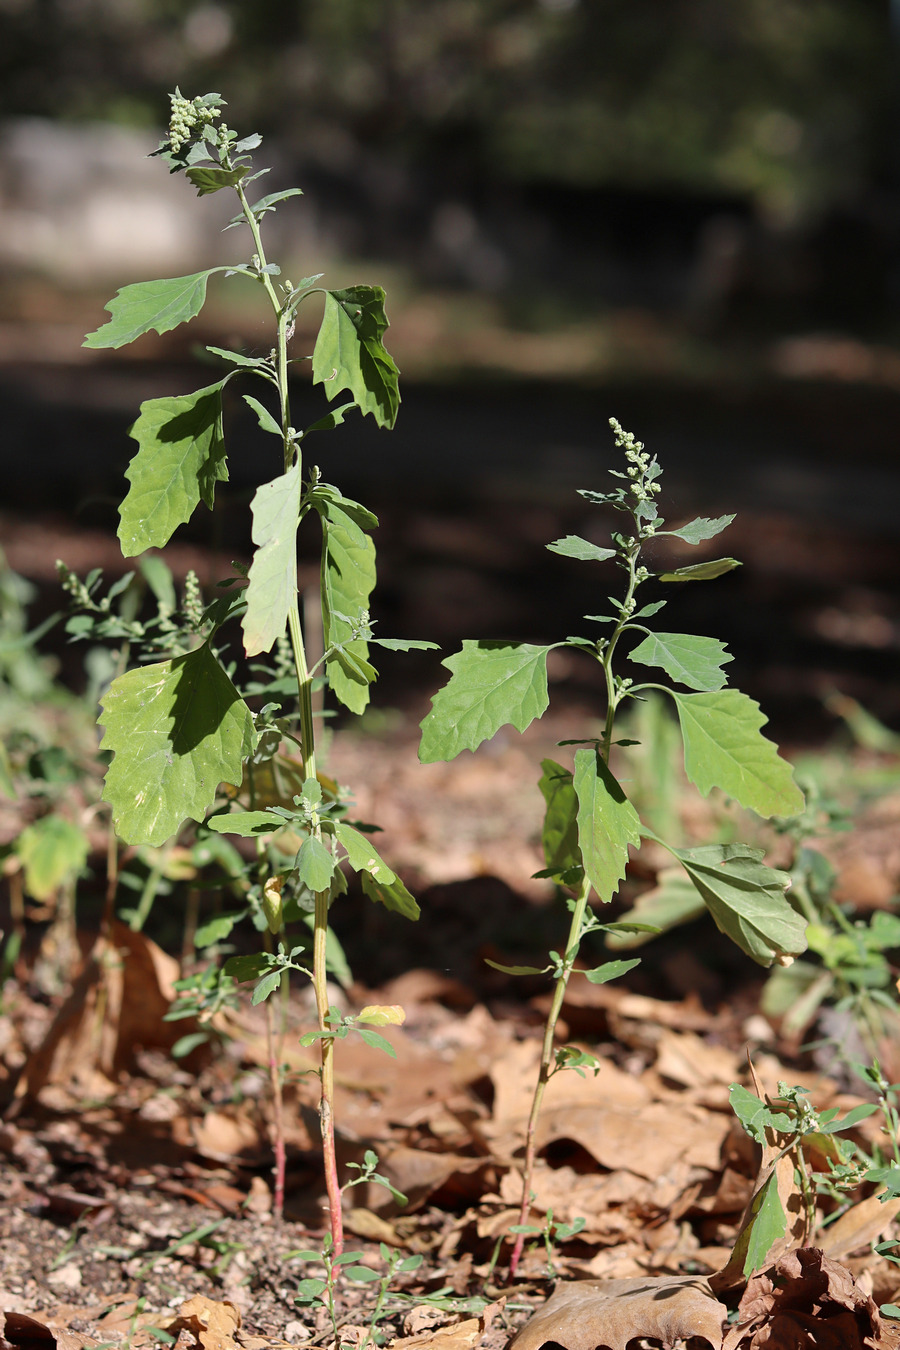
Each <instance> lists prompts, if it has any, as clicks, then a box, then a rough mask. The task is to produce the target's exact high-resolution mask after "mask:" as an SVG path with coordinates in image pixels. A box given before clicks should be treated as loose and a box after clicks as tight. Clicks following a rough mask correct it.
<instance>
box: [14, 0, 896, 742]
mask: <svg viewBox="0 0 900 1350" xmlns="http://www.w3.org/2000/svg"><path fill="white" fill-rule="evenodd" d="M0 37H2V40H0V118H2V135H0V425H2V441H0V453H2V463H3V478H4V482H5V491H4V495H3V501H2V505H0V544H2V546H3V548H4V550H5V553H6V557H7V561H8V563H9V564H10V565H11V566H12V567H13V568H14V569H15V570H16V571H17V572H19V573H20V574H22V575H23V576H25V577H26V578H28V579H29V580H30V581H31V582H33V583H34V585H35V586H36V588H37V589H36V591H35V592H34V594H33V614H34V616H35V618H36V619H39V618H40V617H41V616H42V615H43V614H45V613H49V612H50V611H51V610H52V609H54V608H58V607H59V596H58V592H57V589H56V583H55V576H54V573H53V561H54V559H55V558H56V557H57V556H60V557H63V558H64V559H65V560H66V562H67V563H68V564H69V565H70V566H71V567H73V568H75V569H76V570H79V571H81V572H84V571H86V570H87V569H88V568H89V567H92V566H95V565H101V566H104V567H105V568H106V569H108V572H109V575H110V577H112V576H115V575H116V574H117V573H120V572H122V571H124V570H125V564H124V563H123V561H122V559H121V557H120V556H119V553H118V545H117V543H116V540H115V528H116V507H117V504H118V502H119V500H120V499H121V497H122V495H123V490H124V484H123V479H122V475H123V473H124V470H125V468H126V466H127V463H128V460H129V458H130V456H131V453H132V451H133V449H134V443H133V442H130V441H129V440H128V437H127V429H128V427H129V426H130V424H131V422H132V421H133V420H134V417H135V416H136V413H137V408H138V405H139V403H140V401H141V400H142V399H145V398H151V397H156V396H159V395H164V394H173V393H179V392H185V391H187V390H188V389H192V388H195V387H197V385H198V384H201V383H204V382H208V378H209V377H208V374H207V372H206V371H205V369H204V368H203V366H202V365H201V364H200V362H201V359H202V355H203V353H202V347H203V344H204V343H206V342H211V343H216V344H218V345H222V346H228V347H235V346H242V347H243V348H244V349H246V350H248V351H256V352H258V351H265V350H267V348H268V346H269V345H270V341H271V338H270V336H269V331H268V328H267V322H268V320H267V314H266V306H265V305H264V304H262V303H260V297H259V295H258V294H257V290H256V288H255V287H254V286H253V284H252V283H250V282H249V281H246V280H244V279H241V278H238V279H232V280H231V281H218V280H217V281H214V283H213V285H212V287H211V291H210V302H209V305H208V307H207V309H206V310H205V311H204V313H203V315H202V316H201V317H200V319H198V320H196V321H195V322H194V323H193V324H192V325H190V326H187V327H182V328H180V329H177V330H175V332H173V333H171V334H168V335H166V336H165V337H162V338H160V337H157V336H156V335H151V336H150V337H147V338H144V339H141V340H140V342H139V343H137V344H135V345H134V346H133V347H131V348H125V349H123V350H122V351H121V352H118V353H114V352H109V353H101V352H86V351H84V350H82V348H81V342H82V339H83V335H84V333H85V332H87V331H89V330H91V329H94V328H96V327H98V326H99V324H100V323H101V322H103V321H104V320H105V318H106V315H105V314H104V313H103V305H104V304H105V303H106V302H107V301H108V299H109V298H110V296H111V295H112V294H114V292H115V290H116V289H117V288H118V287H119V286H121V285H123V284H125V283H127V282H131V281H135V280H140V279H144V278H151V277H154V276H173V275H180V274H182V273H187V272H190V271H192V270H196V269H197V268H199V267H205V266H209V265H211V264H212V263H213V262H219V261H221V262H230V261H234V262H237V261H243V260H244V256H245V252H244V250H245V247H246V241H245V239H244V238H242V236H241V232H240V231H235V232H226V233H224V234H223V233H222V227H223V225H224V224H225V223H227V220H228V219H229V218H230V217H231V215H232V214H233V211H234V207H233V205H232V202H231V200H227V201H226V200H225V199H226V197H227V196H229V194H226V193H224V192H223V193H221V194H219V195H216V196H212V197H208V198H203V199H201V200H197V199H196V198H195V196H194V194H193V191H192V190H191V188H190V187H189V185H188V184H187V183H186V182H185V180H184V179H183V177H180V176H175V177H171V178H170V177H169V176H168V175H167V173H166V169H165V166H164V165H163V164H162V163H160V161H159V160H155V159H148V158H146V156H147V155H148V153H149V152H150V151H151V150H153V149H154V148H155V147H156V145H157V143H158V141H159V139H160V137H161V135H162V134H163V129H164V126H165V123H166V121H167V119H168V106H169V105H168V97H167V95H168V93H169V92H170V91H171V90H173V89H174V87H175V86H176V85H178V86H179V87H180V89H181V91H182V92H183V93H184V94H186V95H187V96H188V97H192V96H193V95H195V94H198V93H205V92H207V91H209V90H217V91H219V92H221V93H222V95H223V97H224V98H225V100H226V101H227V105H228V108H227V118H228V122H229V125H231V126H232V127H234V128H236V129H237V130H238V131H239V132H240V134H242V135H246V134H248V133H250V132H251V131H259V132H261V133H263V136H264V143H263V146H262V147H261V149H260V150H259V151H257V152H256V155H255V161H256V163H257V165H271V173H270V174H269V176H268V178H267V179H266V180H265V188H264V190H265V191H276V190H278V189H280V188H285V187H289V186H293V185H295V184H299V185H300V186H302V187H303V189H304V192H305V195H304V196H303V197H302V198H298V199H294V200H292V201H290V202H288V203H285V204H284V205H283V206H282V207H281V208H280V210H279V212H278V214H277V216H275V217H272V216H269V217H267V226H268V232H267V235H266V238H267V248H268V253H269V257H270V259H274V260H277V261H278V262H279V263H280V264H281V266H282V270H283V273H284V274H286V275H288V276H293V277H299V276H303V275H307V274H309V273H312V272H320V271H321V272H324V273H325V279H324V284H326V285H328V286H341V285H345V284H351V283H353V282H356V281H365V282H374V283H379V284H382V285H384V286H385V288H386V290H387V292H388V314H389V316H390V319H391V325H392V326H391V329H390V331H389V333H388V335H387V345H388V347H389V349H390V350H391V352H392V354H393V355H394V357H395V359H396V360H397V362H398V364H399V366H400V368H401V371H402V372H403V379H402V382H401V390H402V394H403V405H402V407H401V412H400V419H399V422H398V426H397V429H396V430H395V431H393V432H392V433H390V434H388V433H384V432H378V431H376V430H375V429H374V428H369V427H368V426H367V425H365V424H364V423H363V422H362V421H361V420H360V419H357V420H356V421H355V422H352V423H351V424H350V425H349V426H348V425H347V424H345V426H344V427H343V428H342V429H341V431H340V433H339V435H338V436H336V437H335V438H334V444H333V445H332V444H331V443H330V441H329V442H328V443H327V444H326V443H325V441H326V438H323V443H322V449H321V451H320V452H317V453H320V454H321V460H322V469H323V472H324V474H325V476H326V477H328V478H331V479H333V480H334V481H336V482H338V483H339V484H340V485H341V486H342V487H343V488H344V490H345V491H347V492H348V493H349V494H351V495H359V496H360V497H361V498H362V500H363V501H365V502H366V503H367V504H368V505H370V506H371V507H372V508H373V509H374V510H376V512H377V513H378V514H379V516H380V518H381V530H380V532H379V538H378V546H379V552H380V559H381V566H380V587H379V591H378V593H377V606H376V610H375V613H376V616H377V617H378V618H379V621H380V622H381V624H382V630H381V631H382V632H385V633H387V632H388V631H390V632H391V633H398V634H404V635H409V636H415V637H420V638H430V639H432V640H435V641H437V642H440V643H441V644H442V645H443V647H444V648H445V654H446V649H450V650H452V649H453V648H454V647H455V646H457V645H458V643H459V640H460V639H461V638H462V637H477V636H482V635H483V636H515V637H521V638H527V639H533V640H535V639H536V640H545V641H546V640H553V639H555V638H557V637H561V636H563V635H564V634H565V633H567V632H573V631H575V632H577V631H579V628H578V627H577V625H578V624H579V623H580V619H579V616H580V615H582V614H584V613H591V612H596V611H597V603H596V601H597V594H596V588H597V585H598V575H599V574H597V573H595V570H594V569H592V568H586V567H585V566H584V564H582V563H579V562H573V561H570V560H566V559H562V558H558V557H553V556H552V555H550V554H547V552H546V551H545V549H544V547H543V546H544V544H545V543H546V542H547V541H549V540H551V539H553V538H555V537H558V535H560V534H562V533H568V532H580V533H587V534H588V535H589V536H590V537H593V538H597V539H598V540H600V539H602V536H603V532H604V530H605V528H606V522H604V521H603V520H602V518H601V517H600V516H599V515H598V514H597V511H596V508H589V507H587V506H586V504H585V503H584V501H583V499H581V498H580V497H578V496H577V495H576V492H575V489H577V488H579V487H589V488H595V489H603V488H604V487H605V485H606V481H608V480H606V470H607V469H608V468H609V467H618V455H619V452H617V451H615V450H614V447H613V441H612V436H611V434H610V433H609V430H608V425H607V423H608V419H609V417H610V416H611V415H614V416H616V417H618V418H619V420H620V421H621V422H622V423H623V424H624V425H625V426H626V427H627V428H628V429H629V430H632V431H634V432H635V433H636V434H637V435H638V436H639V437H640V438H641V439H642V440H643V441H644V442H645V443H646V445H647V448H648V449H649V450H651V451H653V452H655V453H656V454H657V456H658V457H659V459H660V461H661V462H662V464H663V467H664V469H665V478H664V480H663V482H664V493H663V497H662V500H661V505H662V509H663V514H664V515H666V516H667V518H668V519H669V521H670V522H671V523H672V524H673V525H674V524H677V523H681V522H682V521H683V520H684V519H686V518H688V517H689V516H690V515H693V514H698V513H703V514H709V515H717V514H721V513H722V512H725V511H736V512H737V513H738V518H737V521H736V523H735V525H734V526H733V527H732V529H731V530H730V531H729V532H728V534H726V535H725V536H724V538H723V539H722V540H718V541H716V544H715V545H713V546H712V547H713V548H714V549H715V548H716V547H717V546H720V547H721V550H722V551H726V552H729V553H733V554H734V555H735V556H737V557H739V558H742V559H743V560H744V567H743V568H742V569H740V570H739V571H737V572H735V573H732V574H730V575H729V576H727V577H725V578H722V579H720V580H718V581H716V582H714V583H711V584H708V585H703V586H696V587H695V586H688V587H684V588H683V589H679V591H678V594H677V595H676V596H674V597H672V598H673V601H674V603H673V604H672V605H671V607H670V610H669V611H667V613H668V614H670V615H671V622H670V624H669V626H670V627H672V628H685V629H686V630H687V631H695V632H709V633H711V634H713V635H715V636H719V637H722V638H725V639H727V640H728V641H729V643H730V644H731V647H732V650H733V651H734V652H735V654H736V658H737V659H736V663H735V665H734V666H733V667H731V671H733V678H734V682H735V683H736V684H738V685H739V687H741V688H744V689H746V690H747V691H748V692H750V693H751V694H753V695H754V696H756V697H758V698H759V699H760V700H762V701H763V703H764V706H765V708H766V711H767V712H769V714H770V715H771V717H772V720H773V724H774V726H775V728H776V730H777V732H778V734H779V735H780V736H782V737H787V738H788V739H789V740H793V741H796V742H802V741H804V740H814V739H815V738H817V737H821V736H822V735H825V734H827V733H828V731H829V728H830V727H831V726H832V725H833V718H832V713H831V712H829V709H828V706H827V704H828V702H829V700H830V699H831V696H832V695H833V693H834V691H835V690H837V691H839V692H840V693H842V694H847V695H851V696H852V697H854V698H857V699H859V700H860V701H861V702H862V703H863V704H864V705H865V706H866V707H867V708H869V709H870V710H871V711H872V712H874V713H875V714H876V715H877V716H878V717H879V718H881V719H882V720H883V721H885V722H887V723H888V724H889V725H893V726H900V686H898V682H897V679H896V671H897V656H898V649H900V580H898V576H900V567H898V564H900V544H898V538H900V532H898V525H900V491H898V489H900V455H898V450H900V434H898V433H900V417H898V412H900V81H898V73H900V70H898V68H900V5H898V4H896V3H895V4H894V6H893V8H892V6H891V3H889V0H268V2H267V3H259V4H254V5H250V4H246V3H240V2H239V0H201V3H193V4H192V3H185V0H178V3H175V0H0ZM312 307H313V302H310V310H311V311H312ZM301 319H302V315H301ZM317 320H318V315H317V314H314V313H312V312H310V315H309V325H310V327H309V332H308V333H307V332H305V331H298V334H297V336H296V338H295V340H294V348H293V354H294V356H295V357H297V358H298V360H297V364H296V390H295V393H294V398H295V402H296V405H297V409H298V411H297V415H296V421H297V423H298V424H299V425H304V417H305V416H306V413H307V411H308V413H309V416H308V418H307V420H308V421H311V420H313V418H314V416H316V415H319V414H320V412H321V406H322V405H321V391H320V390H313V389H312V388H311V386H310V384H309V371H308V365H306V364H305V363H304V362H303V360H302V359H299V358H302V357H303V356H304V355H306V354H307V353H308V352H309V351H311V346H306V345H305V343H306V342H310V343H311V340H312V336H311V335H312V332H313V330H314V327H315V326H316V322H317ZM226 434H227V437H228V440H229V461H230V466H231V483H230V485H229V487H228V489H227V498H226V500H227V502H228V509H227V510H226V511H225V512H224V513H223V515H222V518H221V519H219V520H218V521H217V523H214V522H213V519H212V517H210V516H209V515H208V513H206V512H205V510H204V509H203V508H201V510H200V512H198V514H197V516H196V519H195V520H194V521H193V522H192V523H191V525H190V526H189V527H186V528H184V529H182V530H181V531H180V532H179V534H178V535H177V536H176V542H175V544H174V545H173V548H172V549H171V550H170V551H169V554H168V556H169V559H170V562H171V564H172V566H173V568H174V570H175V571H176V572H178V571H179V569H180V570H181V571H182V572H183V571H184V570H185V569H186V568H187V567H188V566H195V567H197V569H198V571H199V572H200V575H201V577H202V578H203V579H204V580H206V581H213V580H215V579H216V578H218V577H221V576H224V575H227V573H228V570H229V562H230V559H231V558H232V557H244V558H246V557H247V556H248V550H249V513H248V509H247V508H248V503H249V499H250V496H251V495H252V492H253V488H254V485H255V484H256V483H257V482H259V481H261V480H262V479H263V478H264V477H269V476H273V475H274V474H275V473H277V472H278V471H279V468H280V466H279V465H277V464H274V463H273V464H272V465H271V467H269V466H267V465H266V464H265V462H264V457H265V456H266V455H267V454H269V453H270V451H269V446H268V445H267V444H265V441H266V438H265V437H264V436H263V435H262V434H261V433H260V432H259V429H258V428H257V427H256V425H255V420H254V419H253V418H252V417H251V415H250V414H249V412H248V411H247V410H246V408H245V407H244V405H243V404H241V403H240V401H239V396H238V395H235V396H234V399H233V400H232V404H231V406H229V407H228V409H227V427H226ZM309 548H310V559H312V556H313V551H314V548H315V541H314V540H310V543H309ZM669 556H670V555H665V556H664V557H663V555H662V554H660V559H661V560H664V561H669ZM696 556H697V554H696V552H693V553H692V554H691V560H694V559H695V558H696ZM685 560H686V559H684V558H682V557H680V556H679V557H678V559H677V561H678V562H682V561H685ZM311 565H312V564H311ZM607 582H608V578H605V577H603V578H601V580H600V582H599V585H600V588H601V594H603V593H605V590H606V589H607ZM395 664H396V667H397V669H396V670H395V669H394V667H393V666H392V667H391V668H390V669H387V668H386V669H385V671H384V674H383V678H382V681H381V682H380V684H379V686H378V688H377V692H376V702H380V703H381V704H382V705H383V706H385V707H387V706H394V705H399V706H402V707H406V708H407V709H408V710H409V711H410V712H414V713H416V714H417V715H420V714H421V712H422V711H423V710H424V708H425V707H427V695H428V694H429V693H430V692H432V691H433V689H434V687H435V686H436V684H437V682H438V679H439V676H440V672H439V671H438V668H437V666H436V664H435V663H434V662H433V661H431V660H430V659H429V658H427V657H424V656H422V657H418V656H417V657H410V658H404V661H403V663H402V665H403V670H402V671H400V670H399V667H400V665H401V662H400V661H399V660H398V661H397V662H396V663H395ZM553 675H554V679H555V683H556V686H557V689H558V693H559V694H560V695H561V696H568V697H569V698H571V699H572V700H573V701H577V700H578V699H579V698H580V697H582V695H583V694H584V688H583V686H582V684H581V680H582V678H583V672H582V670H581V667H580V666H579V665H578V662H577V661H574V662H573V663H572V664H567V663H566V662H564V661H562V660H561V661H560V662H559V664H558V667H557V668H556V669H555V670H554V671H553ZM75 678H77V676H75ZM832 706H833V702H832Z"/></svg>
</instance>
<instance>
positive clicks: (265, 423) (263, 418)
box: [243, 394, 283, 440]
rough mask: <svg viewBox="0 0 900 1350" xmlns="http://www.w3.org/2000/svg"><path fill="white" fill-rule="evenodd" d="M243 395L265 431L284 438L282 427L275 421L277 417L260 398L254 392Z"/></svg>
mask: <svg viewBox="0 0 900 1350" xmlns="http://www.w3.org/2000/svg"><path fill="white" fill-rule="evenodd" d="M243 397H244V402H245V403H246V404H247V406H248V407H249V408H252V409H253V411H254V412H255V413H256V420H257V422H259V425H260V426H261V427H262V429H263V431H268V432H269V434H270V435H272V436H277V437H278V439H279V440H282V439H283V437H282V431H281V427H280V426H279V425H278V423H277V422H276V421H275V418H274V417H273V416H272V414H271V413H270V412H269V410H268V408H267V407H266V406H265V405H264V404H262V403H260V401H259V399H258V398H254V397H253V395H252V394H244V396H243Z"/></svg>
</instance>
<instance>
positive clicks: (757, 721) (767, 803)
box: [670, 689, 804, 816]
mask: <svg viewBox="0 0 900 1350" xmlns="http://www.w3.org/2000/svg"><path fill="white" fill-rule="evenodd" d="M670 692H671V696H672V698H674V700H675V706H676V708H677V709H678V720H679V722H680V723H681V734H682V738H683V740H684V769H685V773H686V774H687V776H688V778H689V779H690V780H691V782H692V783H694V784H695V785H696V786H697V788H698V789H699V790H700V792H702V793H703V795H704V796H706V795H707V793H709V791H710V789H711V788H714V787H717V788H721V789H722V791H723V792H726V793H727V794H728V795H729V797H734V799H735V800H736V801H738V802H740V804H741V806H746V807H747V808H748V809H749V810H751V811H756V813H757V814H758V815H760V816H794V815H798V814H799V812H801V811H802V810H803V807H804V798H803V793H802V792H801V791H800V789H799V788H798V786H797V784H796V783H795V782H794V778H793V772H792V770H791V766H790V764H788V762H787V760H784V759H782V758H781V756H780V755H779V754H778V747H777V746H776V745H775V744H774V743H773V742H772V741H770V740H768V739H767V737H765V736H763V735H762V733H761V731H760V727H763V726H765V724H766V722H767V721H768V718H766V717H764V716H763V714H762V713H761V712H760V708H759V704H758V703H756V702H754V700H753V699H752V698H749V697H748V696H747V695H746V694H742V693H741V692H740V691H739V690H737V689H722V690H718V691H716V692H712V693H701V694H682V693H680V692H679V691H678V690H675V689H673V690H671V691H670Z"/></svg>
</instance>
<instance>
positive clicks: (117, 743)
mask: <svg viewBox="0 0 900 1350" xmlns="http://www.w3.org/2000/svg"><path fill="white" fill-rule="evenodd" d="M101 706H102V709H103V711H102V714H101V717H100V721H101V722H102V724H103V725H104V726H105V728H106V734H105V735H104V737H103V741H102V742H101V749H103V750H111V751H112V752H113V760H112V763H111V764H110V766H109V768H108V769H107V771H106V786H105V788H104V792H103V797H104V800H105V801H107V802H109V804H110V806H111V807H112V811H113V823H114V825H115V828H116V831H117V833H118V834H119V836H120V838H122V839H124V841H125V842H126V843H128V844H162V843H164V842H165V840H166V839H168V838H169V837H170V836H171V835H173V834H174V833H175V832H176V830H178V828H179V827H180V825H181V824H182V822H183V821H184V820H185V819H186V818H190V819H191V820H198V821H199V820H202V819H203V818H204V816H205V815H206V813H207V811H208V810H209V808H210V807H211V806H212V804H213V801H214V799H215V795H216V791H217V789H218V786H219V784H220V783H222V782H225V783H232V784H234V785H235V786H236V785H237V784H238V783H240V781H241V774H242V763H243V759H244V756H245V755H247V754H249V753H250V751H251V749H252V747H253V736H254V731H253V717H252V714H251V712H250V709H249V708H248V707H247V705H246V703H244V701H243V699H242V698H241V696H240V694H239V693H238V691H237V690H236V689H235V687H234V685H233V684H232V682H231V680H230V679H229V678H228V676H227V675H226V673H225V671H224V670H223V669H222V667H221V665H220V664H219V662H218V661H217V660H216V658H215V656H214V655H213V654H212V652H211V651H210V649H209V647H208V646H207V645H206V644H205V643H204V645H203V646H202V647H197V648H196V650H195V651H192V652H188V653H187V655H186V656H175V657H173V658H172V659H171V660H168V661H161V662H159V663H158V664H157V665H152V666H138V667H136V668H135V669H134V670H128V671H126V672H125V674H124V675H120V676H119V677H118V678H117V679H115V680H113V682H112V684H111V685H110V687H109V689H108V690H107V692H106V695H105V696H104V698H103V701H102V705H101Z"/></svg>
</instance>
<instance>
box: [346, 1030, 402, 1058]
mask: <svg viewBox="0 0 900 1350" xmlns="http://www.w3.org/2000/svg"><path fill="white" fill-rule="evenodd" d="M356 1030H357V1032H358V1033H359V1035H360V1036H361V1037H362V1039H363V1040H364V1041H365V1043H366V1045H371V1047H372V1049H373V1050H383V1051H384V1053H385V1054H386V1055H390V1057H391V1059H396V1058H397V1051H396V1050H395V1049H394V1047H393V1046H392V1045H391V1043H390V1041H389V1040H388V1039H387V1038H386V1037H385V1036H381V1035H379V1033H378V1032H377V1031H372V1029H371V1028H370V1027H357V1028H356Z"/></svg>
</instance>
